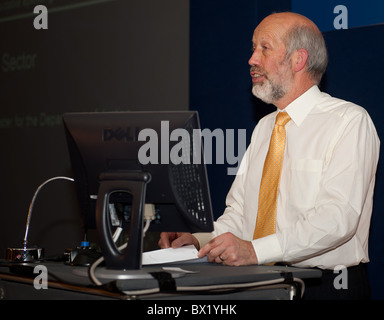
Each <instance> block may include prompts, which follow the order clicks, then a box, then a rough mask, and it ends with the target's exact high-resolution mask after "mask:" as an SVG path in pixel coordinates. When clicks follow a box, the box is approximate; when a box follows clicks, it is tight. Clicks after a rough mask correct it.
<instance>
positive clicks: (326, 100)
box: [315, 92, 369, 118]
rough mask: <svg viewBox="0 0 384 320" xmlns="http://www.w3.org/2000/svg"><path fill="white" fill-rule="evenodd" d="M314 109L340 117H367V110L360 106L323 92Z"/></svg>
mask: <svg viewBox="0 0 384 320" xmlns="http://www.w3.org/2000/svg"><path fill="white" fill-rule="evenodd" d="M316 110H317V111H318V112H322V113H323V112H324V113H330V114H333V115H335V116H338V117H340V118H353V117H356V116H363V117H365V116H368V117H369V115H368V112H367V111H366V110H365V109H364V108H363V107H362V106H360V105H358V104H356V103H354V102H351V101H348V100H345V99H342V98H338V97H333V96H331V95H329V94H327V93H324V92H323V97H322V99H320V101H319V102H318V103H317V104H316ZM315 112H316V111H315Z"/></svg>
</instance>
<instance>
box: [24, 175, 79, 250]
mask: <svg viewBox="0 0 384 320" xmlns="http://www.w3.org/2000/svg"><path fill="white" fill-rule="evenodd" d="M59 179H63V180H69V181H72V182H73V181H75V180H74V179H73V178H69V177H62V176H58V177H54V178H51V179H48V180H46V181H44V182H43V183H42V184H41V185H40V186H39V187H38V188H37V190H36V192H35V194H34V196H33V198H32V201H31V203H30V205H29V210H28V217H27V224H26V226H25V235H24V241H23V246H24V249H26V248H27V243H28V240H27V238H28V232H29V225H30V223H31V216H32V209H33V206H34V204H35V200H36V197H37V195H38V193H39V192H40V190H41V188H42V187H44V186H45V185H46V184H47V183H49V182H51V181H54V180H59Z"/></svg>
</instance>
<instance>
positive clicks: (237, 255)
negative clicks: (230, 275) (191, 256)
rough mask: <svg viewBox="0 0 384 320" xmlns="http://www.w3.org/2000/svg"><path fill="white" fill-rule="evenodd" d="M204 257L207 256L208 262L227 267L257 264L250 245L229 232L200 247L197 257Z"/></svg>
mask: <svg viewBox="0 0 384 320" xmlns="http://www.w3.org/2000/svg"><path fill="white" fill-rule="evenodd" d="M204 256H207V258H208V261H209V262H216V263H222V264H224V265H229V266H241V265H251V264H258V261H257V256H256V253H255V250H254V248H253V245H252V243H251V242H250V241H245V240H241V239H240V238H238V237H236V236H234V235H233V234H232V233H230V232H227V233H224V234H221V235H219V236H217V237H216V238H214V239H212V240H211V241H210V242H208V243H207V244H206V245H205V246H204V247H202V248H201V250H200V251H199V257H200V258H202V257H204Z"/></svg>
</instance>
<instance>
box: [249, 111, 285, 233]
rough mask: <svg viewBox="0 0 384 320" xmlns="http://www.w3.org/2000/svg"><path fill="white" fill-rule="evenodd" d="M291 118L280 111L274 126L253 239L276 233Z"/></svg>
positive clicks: (266, 159) (265, 163) (261, 185)
mask: <svg viewBox="0 0 384 320" xmlns="http://www.w3.org/2000/svg"><path fill="white" fill-rule="evenodd" d="M290 119H291V118H290V117H289V115H288V114H287V113H286V112H279V113H278V114H277V117H276V123H275V127H274V128H273V132H272V137H271V141H270V144H269V150H268V154H267V157H266V158H265V162H264V169H263V176H262V178H261V184H260V191H259V210H258V212H257V221H256V227H255V232H254V234H253V239H258V238H262V237H265V236H267V235H269V234H273V233H275V226H276V208H277V194H278V190H279V182H280V174H281V167H282V163H283V158H284V148H285V125H286V123H287V122H288V121H289V120H290Z"/></svg>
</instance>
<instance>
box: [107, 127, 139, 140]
mask: <svg viewBox="0 0 384 320" xmlns="http://www.w3.org/2000/svg"><path fill="white" fill-rule="evenodd" d="M138 135H139V128H131V127H126V128H121V127H119V128H116V129H112V128H104V129H103V141H104V142H106V141H112V140H117V141H126V142H129V141H137V136H138Z"/></svg>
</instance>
